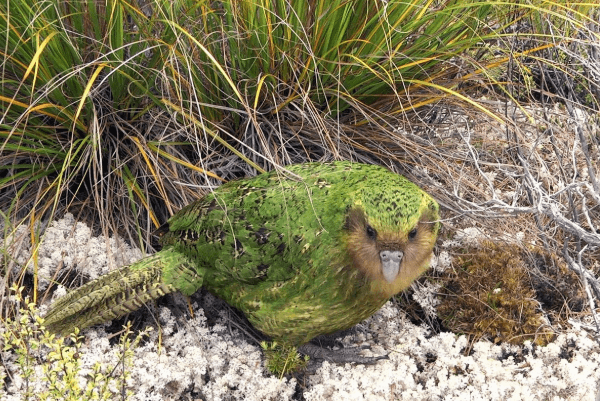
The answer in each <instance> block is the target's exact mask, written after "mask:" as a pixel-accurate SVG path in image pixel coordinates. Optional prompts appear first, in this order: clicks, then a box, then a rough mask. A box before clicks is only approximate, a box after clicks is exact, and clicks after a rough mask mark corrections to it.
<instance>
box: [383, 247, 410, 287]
mask: <svg viewBox="0 0 600 401" xmlns="http://www.w3.org/2000/svg"><path fill="white" fill-rule="evenodd" d="M403 256H404V253H402V252H401V251H381V252H379V258H380V259H381V267H382V271H383V277H385V281H387V282H388V283H391V282H392V281H394V280H395V279H396V276H398V272H399V271H400V262H402V257H403Z"/></svg>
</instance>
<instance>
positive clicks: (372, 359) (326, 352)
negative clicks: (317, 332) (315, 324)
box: [298, 343, 389, 365]
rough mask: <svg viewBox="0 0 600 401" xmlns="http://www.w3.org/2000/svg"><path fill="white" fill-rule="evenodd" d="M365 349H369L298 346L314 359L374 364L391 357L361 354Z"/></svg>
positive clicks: (313, 345) (299, 349)
mask: <svg viewBox="0 0 600 401" xmlns="http://www.w3.org/2000/svg"><path fill="white" fill-rule="evenodd" d="M364 349H369V347H368V346H366V347H352V348H342V349H339V350H335V351H334V350H330V349H327V348H322V347H319V346H318V345H315V344H311V343H308V344H304V345H302V346H300V347H298V351H300V352H301V353H303V354H305V355H308V356H309V357H311V358H312V359H323V360H326V361H328V362H334V363H360V364H362V365H372V364H374V363H376V362H377V361H380V360H382V359H389V357H388V356H387V355H380V356H363V355H360V352H361V351H362V350H364Z"/></svg>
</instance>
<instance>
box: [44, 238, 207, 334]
mask: <svg viewBox="0 0 600 401" xmlns="http://www.w3.org/2000/svg"><path fill="white" fill-rule="evenodd" d="M188 265H189V264H188V263H187V258H186V257H185V256H184V255H182V254H180V253H178V252H177V251H175V250H171V249H164V250H163V251H161V252H159V253H157V254H155V255H152V256H149V257H147V258H144V259H141V260H139V261H138V262H136V263H134V264H132V265H129V266H125V267H122V268H120V269H118V270H115V271H112V272H110V273H109V274H106V275H104V276H102V277H100V278H98V279H97V280H94V281H91V282H89V283H87V284H85V285H83V286H82V287H80V288H78V289H76V290H74V291H72V292H70V293H69V294H67V295H66V296H64V297H62V298H60V299H59V300H58V301H57V302H56V303H55V304H54V305H52V310H51V311H50V312H49V313H48V315H47V316H46V317H45V325H46V327H47V328H48V329H49V330H51V331H53V332H56V333H60V334H69V333H71V332H72V331H73V329H74V328H75V327H79V328H84V327H88V326H92V325H94V324H98V323H102V322H106V321H109V320H112V319H116V318H118V317H121V316H123V315H125V314H127V313H130V312H133V311H135V310H137V309H139V308H140V307H142V306H143V305H145V304H146V303H147V302H149V301H151V300H154V299H157V298H159V297H161V296H163V295H165V294H168V293H171V292H174V291H176V290H177V289H176V288H175V287H174V286H173V285H171V284H167V283H165V282H164V281H163V279H162V275H163V274H162V273H163V271H164V269H165V268H166V267H167V266H169V267H170V266H188ZM198 285H201V281H200V282H199V283H198Z"/></svg>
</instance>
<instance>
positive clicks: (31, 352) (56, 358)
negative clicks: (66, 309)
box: [0, 286, 146, 401]
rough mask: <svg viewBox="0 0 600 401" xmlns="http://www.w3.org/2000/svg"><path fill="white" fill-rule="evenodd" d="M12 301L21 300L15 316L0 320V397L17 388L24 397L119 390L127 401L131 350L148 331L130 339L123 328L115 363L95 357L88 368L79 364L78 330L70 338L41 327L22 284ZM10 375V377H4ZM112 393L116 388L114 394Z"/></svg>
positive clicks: (81, 396) (93, 395) (97, 395)
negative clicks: (0, 354)
mask: <svg viewBox="0 0 600 401" xmlns="http://www.w3.org/2000/svg"><path fill="white" fill-rule="evenodd" d="M11 292H12V297H13V302H14V303H15V304H18V305H21V307H20V308H19V309H18V310H17V311H15V315H14V317H7V318H5V319H2V321H1V322H2V326H1V327H2V328H1V329H0V337H1V338H2V343H3V348H2V352H3V354H4V355H3V360H4V362H5V363H4V368H3V369H0V396H3V395H5V396H6V395H10V393H8V391H11V390H10V389H11V388H15V387H18V388H17V390H18V391H19V394H20V396H21V399H23V400H72V401H80V400H113V399H115V396H116V395H117V394H119V397H120V399H123V400H127V399H129V398H130V397H131V395H132V391H131V390H130V389H128V388H127V386H126V380H127V378H128V377H129V372H128V369H129V368H130V367H131V366H132V358H133V350H134V349H135V347H136V346H137V345H138V343H139V342H140V340H141V339H142V338H143V336H144V335H145V334H146V332H142V333H139V334H138V335H137V336H136V337H135V338H134V339H133V340H132V339H131V331H130V328H129V327H126V329H125V332H124V334H123V335H122V336H121V339H120V343H119V347H120V349H122V351H123V352H122V357H121V358H122V359H121V360H120V361H119V362H118V363H117V365H116V366H110V365H107V364H104V363H100V362H96V363H95V364H94V365H93V366H92V367H91V368H86V367H84V366H83V363H82V351H81V347H82V341H83V336H81V335H79V329H77V328H75V329H74V331H73V333H72V334H71V335H70V336H69V337H66V338H64V337H57V336H55V335H54V334H51V333H50V332H48V331H47V330H46V329H45V327H44V319H43V318H41V317H40V316H39V312H38V310H37V308H36V305H35V303H33V302H31V300H30V299H29V298H27V297H23V296H22V292H23V288H17V287H14V286H13V287H12V288H11ZM9 376H10V379H11V380H10V382H7V378H8V377H9ZM115 392H116V393H115Z"/></svg>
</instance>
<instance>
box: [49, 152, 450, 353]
mask: <svg viewBox="0 0 600 401" xmlns="http://www.w3.org/2000/svg"><path fill="white" fill-rule="evenodd" d="M286 170H287V171H284V170H274V171H271V172H269V173H264V174H260V175H258V176H256V177H253V178H247V179H240V180H236V181H231V182H228V183H226V184H223V185H221V186H220V187H218V188H217V189H215V190H214V191H212V192H210V193H208V194H207V195H205V196H203V197H202V198H201V199H198V200H197V201H195V202H193V203H192V204H190V205H188V206H186V207H184V208H182V209H181V210H180V211H179V212H178V213H176V214H175V215H173V217H171V218H170V219H169V221H168V222H167V223H166V225H165V226H164V230H163V231H164V232H165V233H164V235H163V236H162V238H161V243H162V246H163V247H162V250H161V251H159V252H157V253H155V254H154V255H151V256H148V257H146V258H143V259H141V260H139V261H138V262H136V263H134V264H132V265H129V266H126V267H123V268H121V269H118V270H115V271H112V272H110V273H109V274H107V275H105V276H102V277H100V278H98V279H96V280H93V281H91V282H89V283H87V284H85V285H83V286H82V287H80V288H78V289H76V290H74V291H72V292H70V293H69V294H67V295H66V296H64V297H62V298H60V299H59V300H58V301H57V302H55V304H54V305H53V306H52V309H51V310H50V312H49V313H48V314H47V316H46V326H47V327H48V328H49V329H50V330H52V331H55V332H59V333H68V332H70V331H71V330H73V328H74V327H79V328H80V329H82V328H85V327H88V326H91V325H94V324H98V323H102V322H105V321H108V320H111V319H114V318H117V317H120V316H122V315H125V314H127V313H129V312H131V311H134V310H136V309H138V308H140V307H141V306H142V305H143V304H144V303H146V302H148V301H150V300H153V299H156V298H158V297H160V296H162V295H165V294H167V293H171V292H174V291H180V292H182V293H183V294H185V295H188V296H189V295H192V294H193V293H194V292H196V291H197V290H199V289H200V288H201V287H204V288H205V289H207V290H208V291H210V292H211V293H213V294H214V295H216V296H218V297H219V298H221V299H223V300H224V301H225V302H227V303H228V304H229V305H231V306H233V307H235V308H237V309H239V310H240V311H242V312H243V313H244V314H245V316H246V317H247V319H248V320H249V321H250V323H251V324H252V325H253V326H254V327H255V328H256V329H258V330H260V331H261V332H263V333H264V334H265V335H267V336H269V337H270V338H271V339H273V340H274V341H277V342H278V343H279V344H284V345H287V346H292V347H298V346H301V345H303V344H306V343H308V342H309V341H310V340H311V339H313V338H314V337H316V336H319V335H321V334H328V333H333V332H336V331H339V330H344V329H347V328H350V327H351V326H354V325H355V324H357V323H359V322H360V321H362V320H364V319H366V318H367V317H369V316H371V315H372V314H373V313H375V312H376V311H377V310H378V309H380V308H381V307H382V306H383V304H384V303H385V302H386V301H388V299H390V297H392V296H393V295H395V294H398V293H399V292H400V291H402V290H404V289H405V288H406V287H408V286H409V285H410V284H411V282H412V281H413V280H415V279H416V278H417V277H418V276H419V275H420V274H421V273H423V271H424V270H425V269H426V268H427V267H428V263H429V260H430V257H431V254H432V250H433V247H434V243H435V241H436V238H437V233H438V230H439V227H440V223H439V207H438V204H437V202H436V201H435V200H434V199H433V198H432V197H431V196H429V195H428V194H427V193H425V192H424V191H423V190H421V189H420V188H419V187H417V186H416V185H415V184H413V183H412V182H410V181H408V180H407V179H406V178H404V177H402V176H400V175H398V174H395V173H392V172H390V171H388V170H387V169H385V168H384V167H381V166H375V165H366V164H360V163H351V162H330V163H306V164H298V165H292V166H287V167H286ZM331 359H335V358H331ZM350 360H354V359H350ZM359 361H362V360H359Z"/></svg>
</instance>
